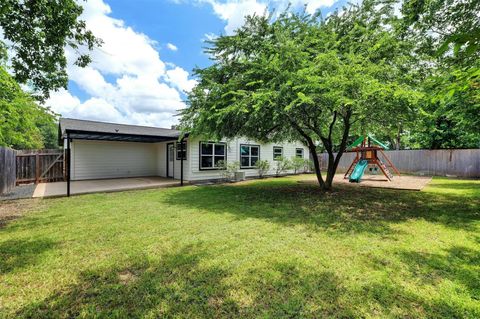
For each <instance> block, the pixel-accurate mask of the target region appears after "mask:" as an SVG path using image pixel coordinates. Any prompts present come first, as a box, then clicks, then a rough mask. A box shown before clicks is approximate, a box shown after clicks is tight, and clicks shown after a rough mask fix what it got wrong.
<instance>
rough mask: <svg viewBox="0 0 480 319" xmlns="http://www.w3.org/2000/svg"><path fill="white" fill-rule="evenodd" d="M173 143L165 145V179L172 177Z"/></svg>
mask: <svg viewBox="0 0 480 319" xmlns="http://www.w3.org/2000/svg"><path fill="white" fill-rule="evenodd" d="M173 145H174V144H173V143H171V144H167V177H173V170H174V168H175V166H174V165H175V163H174V161H175V149H174V147H173Z"/></svg>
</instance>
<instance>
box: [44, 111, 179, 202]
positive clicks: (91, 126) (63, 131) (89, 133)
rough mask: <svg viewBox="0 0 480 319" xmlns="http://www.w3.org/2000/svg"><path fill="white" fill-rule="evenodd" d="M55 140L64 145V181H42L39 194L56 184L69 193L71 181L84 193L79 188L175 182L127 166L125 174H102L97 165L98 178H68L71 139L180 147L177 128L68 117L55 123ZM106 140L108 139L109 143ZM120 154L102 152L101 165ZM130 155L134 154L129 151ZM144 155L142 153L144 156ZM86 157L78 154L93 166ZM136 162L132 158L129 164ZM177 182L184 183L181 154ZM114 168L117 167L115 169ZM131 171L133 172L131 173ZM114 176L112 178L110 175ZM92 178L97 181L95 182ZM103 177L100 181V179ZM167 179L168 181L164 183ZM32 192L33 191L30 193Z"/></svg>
mask: <svg viewBox="0 0 480 319" xmlns="http://www.w3.org/2000/svg"><path fill="white" fill-rule="evenodd" d="M58 136H59V144H61V145H63V146H64V150H65V173H66V174H65V175H66V182H63V183H50V185H42V187H43V188H44V190H43V191H42V187H40V188H38V192H37V190H36V191H35V192H36V193H37V194H41V193H42V192H43V193H44V194H45V193H49V192H48V191H47V190H49V189H50V190H51V191H50V193H52V194H54V195H52V196H58V195H60V194H58V195H55V194H57V193H60V192H59V189H60V188H63V189H64V190H65V191H64V194H65V195H66V196H70V194H72V184H73V183H74V184H75V186H74V188H75V189H74V192H73V193H85V192H84V191H83V189H86V188H88V187H90V188H91V189H98V190H97V191H109V189H108V188H109V187H110V190H125V189H137V188H144V187H150V186H155V185H156V186H162V185H166V184H171V183H172V182H173V183H178V182H175V180H173V179H170V178H164V177H160V176H156V175H158V174H150V173H147V174H149V175H150V176H145V173H142V174H139V176H134V175H135V172H134V173H131V172H130V170H128V167H127V168H124V169H126V170H127V171H128V173H129V174H125V175H122V173H117V174H116V175H115V176H110V175H106V174H102V173H103V172H102V171H101V170H100V168H97V169H96V171H97V172H99V175H98V178H96V176H93V177H92V176H91V175H90V176H89V177H88V180H78V178H77V180H74V181H72V152H71V151H72V148H71V145H72V143H74V142H75V141H102V142H105V144H104V145H105V146H108V145H118V144H119V143H115V142H128V143H125V145H131V143H143V144H141V145H147V144H148V143H152V144H153V143H159V142H177V141H180V143H179V145H180V147H182V146H183V145H184V144H183V143H182V142H183V138H184V137H185V136H183V137H182V138H181V140H180V137H181V136H182V135H181V132H180V131H178V130H174V129H164V128H157V127H146V126H135V125H123V124H114V123H104V122H96V121H85V120H76V119H69V118H61V119H60V123H59V134H58ZM109 142H110V143H109ZM133 153H134V151H132V150H127V151H126V152H125V155H132V154H133ZM121 155H122V154H118V152H117V153H116V154H114V156H113V155H112V158H108V155H105V156H106V157H107V158H103V162H104V163H103V164H104V166H103V169H104V170H105V171H108V170H109V169H110V168H111V167H108V166H106V167H105V162H106V163H108V162H112V166H113V165H114V163H115V161H116V160H118V158H117V157H118V156H121ZM133 155H134V154H133ZM147 156H148V154H147V155H145V156H143V157H144V158H145V157H147ZM147 160H150V161H154V160H155V159H148V158H147ZM88 161H89V159H88V157H87V156H84V157H82V164H83V165H87V164H88V165H93V166H95V164H96V163H92V161H90V163H86V162H88ZM122 164H123V165H124V166H125V165H128V163H122ZM133 164H136V163H135V162H132V165H133ZM180 164H181V165H180V182H179V184H180V185H183V184H184V181H183V171H184V167H183V166H184V165H183V157H182V158H181V163H180ZM117 171H118V170H117ZM131 174H133V176H132V175H131ZM111 177H114V178H111ZM94 181H97V183H96V184H92V183H94ZM102 181H103V182H102ZM122 182H123V184H124V186H122V185H121V184H122ZM167 182H168V183H167ZM34 196H35V195H34Z"/></svg>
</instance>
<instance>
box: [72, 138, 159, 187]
mask: <svg viewBox="0 0 480 319" xmlns="http://www.w3.org/2000/svg"><path fill="white" fill-rule="evenodd" d="M154 145H155V144H150V143H130V142H108V141H78V140H77V141H75V140H74V141H73V142H72V146H71V148H72V150H71V156H72V180H81V179H99V178H119V177H135V176H153V175H156V149H155V147H154Z"/></svg>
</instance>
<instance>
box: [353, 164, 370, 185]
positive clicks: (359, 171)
mask: <svg viewBox="0 0 480 319" xmlns="http://www.w3.org/2000/svg"><path fill="white" fill-rule="evenodd" d="M367 165H368V161H367V160H361V161H360V162H358V163H357V165H355V168H354V169H353V172H352V174H350V179H349V180H348V181H349V182H350V183H360V180H361V179H362V176H363V173H364V172H365V168H366V167H367Z"/></svg>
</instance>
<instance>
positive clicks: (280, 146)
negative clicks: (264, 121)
mask: <svg viewBox="0 0 480 319" xmlns="http://www.w3.org/2000/svg"><path fill="white" fill-rule="evenodd" d="M180 137H181V132H180V131H178V130H174V129H165V128H158V127H146V126H137V125H125V124H114V123H104V122H97V121H86V120H77V119H70V118H61V119H60V123H59V139H60V142H61V143H63V145H64V148H65V150H68V152H67V153H66V154H67V166H66V167H67V171H68V172H69V174H67V180H72V181H77V180H86V179H107V178H125V177H140V176H161V177H170V178H174V179H179V180H181V181H182V183H183V181H184V180H185V181H202V180H213V179H220V178H221V177H222V172H221V171H220V170H219V167H218V162H219V161H220V160H224V161H227V162H230V161H238V162H240V163H241V165H240V170H241V171H244V172H245V176H246V177H255V176H258V170H257V169H256V167H255V166H256V164H255V163H256V162H257V161H258V160H267V161H269V162H270V166H271V168H270V171H269V174H274V171H275V161H276V159H278V158H279V157H280V156H283V157H286V158H292V157H302V158H305V159H308V158H309V156H310V154H309V150H308V147H306V146H305V145H303V144H302V143H300V142H285V143H274V144H272V143H268V144H262V143H257V142H255V141H252V140H249V139H246V138H235V139H229V140H221V141H208V140H203V139H201V138H189V137H188V135H186V136H184V138H183V142H182V143H183V145H184V147H183V148H182V147H181V146H182V143H181V141H180V140H179V139H180Z"/></svg>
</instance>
